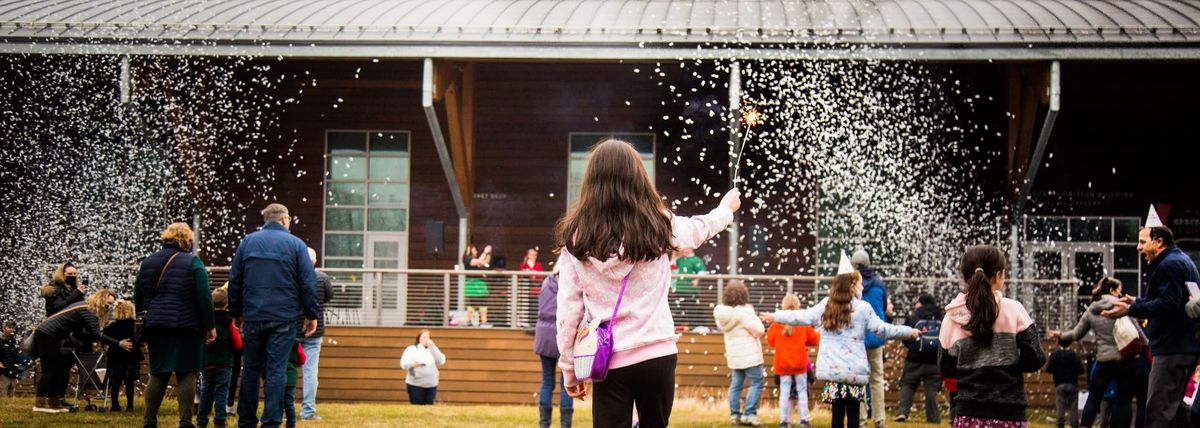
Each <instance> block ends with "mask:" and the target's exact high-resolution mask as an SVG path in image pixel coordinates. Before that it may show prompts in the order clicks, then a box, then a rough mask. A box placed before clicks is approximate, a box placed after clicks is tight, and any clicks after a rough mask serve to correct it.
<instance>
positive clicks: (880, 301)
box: [850, 249, 887, 428]
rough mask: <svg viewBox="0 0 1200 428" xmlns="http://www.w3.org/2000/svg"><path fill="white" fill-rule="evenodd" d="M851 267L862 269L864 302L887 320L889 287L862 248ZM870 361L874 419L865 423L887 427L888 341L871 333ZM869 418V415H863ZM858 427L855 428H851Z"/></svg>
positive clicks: (851, 257) (868, 333)
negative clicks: (885, 374)
mask: <svg viewBox="0 0 1200 428" xmlns="http://www.w3.org/2000/svg"><path fill="white" fill-rule="evenodd" d="M850 264H852V265H854V268H855V269H858V273H859V274H861V275H862V279H863V292H862V299H863V301H865V302H867V303H870V304H871V309H874V310H875V315H878V316H879V319H881V320H882V319H886V318H884V308H885V307H886V305H887V288H885V287H884V286H883V278H881V277H880V276H879V274H878V273H875V270H874V269H871V256H870V255H869V254H867V252H866V251H863V250H862V249H859V250H856V251H854V255H852V256H850ZM865 344H866V346H867V360H868V361H870V362H871V382H870V401H869V403H870V410H871V413H870V417H869V418H866V417H864V418H863V421H864V422H865V421H868V420H872V421H875V428H883V427H884V426H885V425H886V424H887V413H886V411H885V408H884V407H885V405H884V398H883V397H884V393H885V392H886V387H887V384H886V383H884V380H883V344H884V340H883V339H881V338H879V336H876V335H874V334H872V333H871V332H869V331H868V332H867V340H866V343H865ZM863 414H864V415H866V414H867V413H865V412H864V413H863ZM851 428H854V427H851Z"/></svg>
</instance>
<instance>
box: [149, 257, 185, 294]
mask: <svg viewBox="0 0 1200 428" xmlns="http://www.w3.org/2000/svg"><path fill="white" fill-rule="evenodd" d="M180 253H183V251H176V252H175V254H172V255H171V258H169V259H167V264H165V265H163V268H162V271H161V272H159V273H158V281H155V282H154V291H158V285H159V284H162V279H163V275H166V274H167V268H169V267H171V262H173V261H175V256H178V255H179V254H180Z"/></svg>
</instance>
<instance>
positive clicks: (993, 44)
mask: <svg viewBox="0 0 1200 428" xmlns="http://www.w3.org/2000/svg"><path fill="white" fill-rule="evenodd" d="M713 43H716V44H724V43H732V44H734V45H737V46H739V47H742V48H744V49H735V50H726V51H728V52H725V53H720V52H718V51H717V50H704V49H701V51H706V52H708V51H711V52H714V55H718V56H720V55H724V56H739V57H761V58H768V57H774V56H778V55H780V52H781V51H783V50H788V49H796V48H797V47H799V48H801V49H806V48H807V49H811V51H812V52H814V53H815V54H818V55H819V54H821V53H822V52H824V53H826V54H830V55H832V56H854V55H851V53H853V52H855V51H859V53H858V55H864V56H871V55H875V56H884V57H925V58H935V59H937V58H943V59H964V58H974V59H982V58H995V59H1043V58H1072V57H1078V58H1101V59H1103V58H1109V59H1128V58H1168V59H1170V58H1175V59H1180V58H1191V59H1196V58H1200V1H1197V0H444V1H429V0H366V1H349V0H90V1H89V0H0V52H55V51H61V52H73V53H87V52H97V53H105V52H108V51H114V52H116V51H124V52H130V53H164V54H170V53H176V54H239V53H244V54H265V55H274V54H279V55H292V56H314V57H320V56H334V57H337V56H341V57H347V56H349V57H398V56H399V57H405V56H411V57H425V56H432V57H476V58H563V59H589V58H594V59H602V58H630V59H638V58H641V59H653V58H678V57H681V56H690V55H689V50H690V51H695V50H696V47H697V46H707V45H708V44H713ZM860 45H871V46H879V47H884V48H885V49H877V50H862V49H859V47H860ZM781 46H787V49H780V47H781ZM829 46H834V47H833V48H829ZM862 51H867V52H862Z"/></svg>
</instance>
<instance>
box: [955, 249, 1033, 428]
mask: <svg viewBox="0 0 1200 428" xmlns="http://www.w3.org/2000/svg"><path fill="white" fill-rule="evenodd" d="M1007 266H1008V258H1007V257H1005V255H1004V251H1002V250H1000V249H999V248H996V247H993V246H990V245H977V246H972V247H968V248H967V251H966V252H965V253H964V254H963V259H962V263H961V264H960V265H959V273H960V274H962V280H963V281H964V283H965V288H964V292H962V293H959V294H958V296H957V297H955V298H954V300H953V301H951V302H950V304H949V305H947V306H946V317H945V318H944V319H943V320H942V327H941V331H940V334H939V336H938V339H939V341H940V342H941V345H942V350H941V351H940V352H939V356H938V367H939V369H940V370H941V373H942V377H944V378H950V379H957V380H958V381H957V386H958V395H957V396H956V397H955V399H954V402H955V406H956V407H957V408H956V414H955V417H954V421H953V426H954V427H956V428H974V427H982V426H987V427H996V428H1017V427H1026V426H1028V425H1029V424H1028V422H1026V417H1025V408H1026V399H1025V378H1024V374H1025V373H1033V372H1036V371H1038V369H1040V368H1041V367H1042V365H1043V364H1044V363H1045V362H1046V355H1045V354H1044V352H1043V351H1042V346H1041V341H1040V338H1039V337H1038V336H1039V335H1038V333H1037V329H1036V328H1035V326H1034V325H1033V319H1032V318H1030V317H1029V313H1028V312H1026V311H1025V307H1024V306H1022V305H1021V303H1020V302H1017V301H1016V300H1012V299H1009V298H1006V297H1004V295H1003V294H1002V293H1001V291H1002V290H1003V289H1004V277H1005V275H1004V273H1005V272H1004V271H1005V269H1006V268H1007Z"/></svg>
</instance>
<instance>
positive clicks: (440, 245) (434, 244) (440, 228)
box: [425, 221, 446, 258]
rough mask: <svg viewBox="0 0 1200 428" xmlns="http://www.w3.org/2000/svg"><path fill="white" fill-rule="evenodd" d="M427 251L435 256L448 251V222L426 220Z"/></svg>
mask: <svg viewBox="0 0 1200 428" xmlns="http://www.w3.org/2000/svg"><path fill="white" fill-rule="evenodd" d="M425 251H426V252H428V253H429V254H431V255H433V257H434V258H437V257H438V256H440V255H442V254H445V253H446V223H445V222H441V221H427V222H425Z"/></svg>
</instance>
